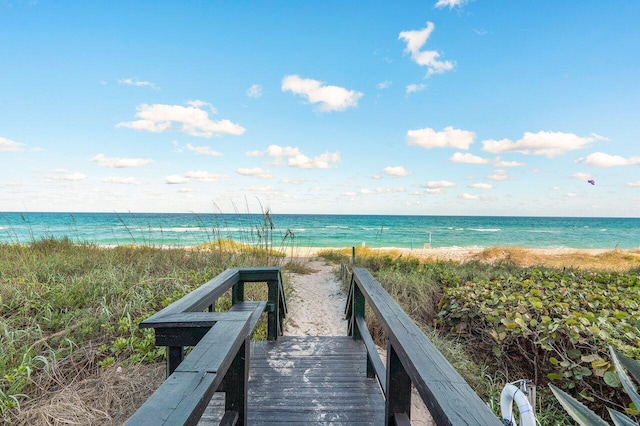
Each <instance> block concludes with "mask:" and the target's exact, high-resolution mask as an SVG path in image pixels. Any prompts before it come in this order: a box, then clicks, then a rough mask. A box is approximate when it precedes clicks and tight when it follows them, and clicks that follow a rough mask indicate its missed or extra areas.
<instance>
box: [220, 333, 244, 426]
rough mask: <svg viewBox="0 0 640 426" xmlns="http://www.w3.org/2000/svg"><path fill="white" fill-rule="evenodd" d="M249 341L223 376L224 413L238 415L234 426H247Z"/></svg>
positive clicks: (239, 350)
mask: <svg viewBox="0 0 640 426" xmlns="http://www.w3.org/2000/svg"><path fill="white" fill-rule="evenodd" d="M250 347H251V345H250V343H249V339H248V338H247V339H245V341H244V343H243V344H242V346H241V347H240V349H238V353H237V354H236V356H235V358H233V362H232V363H231V365H230V366H229V369H228V370H227V374H226V375H225V376H224V385H223V388H224V392H225V401H224V409H225V411H226V412H230V411H235V412H237V413H238V421H237V423H236V425H240V426H245V425H246V424H247V391H248V386H247V381H248V380H249V359H250Z"/></svg>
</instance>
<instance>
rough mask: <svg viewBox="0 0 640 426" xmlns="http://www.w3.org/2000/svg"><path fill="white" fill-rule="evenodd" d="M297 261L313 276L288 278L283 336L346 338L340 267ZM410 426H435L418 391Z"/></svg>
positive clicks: (320, 261)
mask: <svg viewBox="0 0 640 426" xmlns="http://www.w3.org/2000/svg"><path fill="white" fill-rule="evenodd" d="M296 260H297V261H299V262H302V263H306V266H307V267H308V268H309V269H311V270H312V271H313V272H312V273H310V274H294V273H292V274H290V276H289V277H290V278H289V282H290V284H291V287H292V288H293V295H292V297H290V298H289V299H288V300H287V308H288V313H287V318H286V320H285V326H284V335H285V336H345V335H346V334H347V321H346V319H345V317H344V308H345V304H346V303H347V295H346V292H345V291H344V289H343V288H342V284H341V283H340V280H339V279H338V273H337V269H338V266H337V265H335V264H331V263H327V261H325V260H324V259H321V258H316V257H299V258H297V259H296ZM378 353H379V354H380V356H381V358H382V360H383V362H385V358H386V350H385V349H383V348H381V347H378ZM411 424H412V425H418V426H431V425H435V422H434V421H433V419H432V418H431V415H430V414H429V411H428V410H427V408H426V407H425V405H424V403H423V402H422V399H421V398H420V395H418V393H417V391H416V390H415V389H413V393H412V396H411Z"/></svg>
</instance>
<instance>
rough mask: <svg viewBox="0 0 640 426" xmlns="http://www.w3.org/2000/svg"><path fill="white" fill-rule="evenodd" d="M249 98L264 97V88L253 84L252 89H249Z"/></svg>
mask: <svg viewBox="0 0 640 426" xmlns="http://www.w3.org/2000/svg"><path fill="white" fill-rule="evenodd" d="M247 96H249V97H250V98H254V99H258V98H260V97H261V96H262V86H261V85H259V84H252V85H251V87H249V88H248V89H247Z"/></svg>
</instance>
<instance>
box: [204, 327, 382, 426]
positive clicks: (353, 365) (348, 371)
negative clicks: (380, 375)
mask: <svg viewBox="0 0 640 426" xmlns="http://www.w3.org/2000/svg"><path fill="white" fill-rule="evenodd" d="M248 392H249V399H248V414H247V416H248V422H249V424H250V425H267V424H269V425H273V424H284V425H287V426H292V425H296V424H301V425H304V424H310V423H312V424H316V425H322V424H332V425H347V424H348V425H383V424H384V400H383V397H382V393H381V390H380V387H379V385H378V383H377V381H376V380H375V379H367V377H366V353H365V348H364V345H363V344H362V342H358V341H354V340H353V339H352V338H350V337H346V336H338V337H333V336H332V337H324V336H321V337H294V336H283V337H280V338H278V340H277V341H275V342H270V341H258V342H251V367H250V373H249V391H248ZM223 409H224V395H223V394H221V393H217V394H216V395H215V396H214V398H213V399H212V400H211V403H210V404H209V406H208V408H207V410H206V411H205V414H204V415H203V416H202V418H201V419H200V423H199V424H200V425H203V426H209V425H213V424H216V425H217V424H218V422H219V421H220V419H221V418H222V414H223Z"/></svg>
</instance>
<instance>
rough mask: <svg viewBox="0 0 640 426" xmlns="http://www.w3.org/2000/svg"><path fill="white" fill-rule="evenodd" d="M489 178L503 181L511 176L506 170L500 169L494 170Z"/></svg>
mask: <svg viewBox="0 0 640 426" xmlns="http://www.w3.org/2000/svg"><path fill="white" fill-rule="evenodd" d="M487 179H491V180H497V181H501V180H507V179H510V176H509V174H508V173H507V172H506V171H504V170H501V169H499V170H496V171H495V172H493V173H492V174H490V175H488V176H487Z"/></svg>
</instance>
